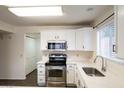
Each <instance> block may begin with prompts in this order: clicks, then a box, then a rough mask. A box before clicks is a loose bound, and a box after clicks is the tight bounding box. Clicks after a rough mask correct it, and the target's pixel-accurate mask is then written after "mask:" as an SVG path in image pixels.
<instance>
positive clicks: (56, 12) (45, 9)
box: [8, 6, 62, 17]
mask: <svg viewBox="0 0 124 93" xmlns="http://www.w3.org/2000/svg"><path fill="white" fill-rule="evenodd" d="M8 9H9V10H10V11H11V12H12V13H14V14H15V15H17V16H22V17H23V16H62V7H61V6H50V7H49V6H42V7H14V8H8Z"/></svg>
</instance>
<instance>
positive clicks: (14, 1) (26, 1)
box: [0, 0, 61, 7]
mask: <svg viewBox="0 0 124 93" xmlns="http://www.w3.org/2000/svg"><path fill="white" fill-rule="evenodd" d="M60 3H61V0H0V4H2V5H6V6H8V7H22V6H42V5H60Z"/></svg>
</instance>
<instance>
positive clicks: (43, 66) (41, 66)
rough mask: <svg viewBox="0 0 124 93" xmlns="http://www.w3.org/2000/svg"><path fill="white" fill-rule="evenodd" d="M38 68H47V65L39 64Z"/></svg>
mask: <svg viewBox="0 0 124 93" xmlns="http://www.w3.org/2000/svg"><path fill="white" fill-rule="evenodd" d="M37 68H42V69H45V65H42V64H38V65H37Z"/></svg>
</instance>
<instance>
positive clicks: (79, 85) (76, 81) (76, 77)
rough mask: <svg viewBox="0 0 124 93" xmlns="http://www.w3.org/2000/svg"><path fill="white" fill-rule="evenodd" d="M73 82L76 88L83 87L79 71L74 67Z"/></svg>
mask: <svg viewBox="0 0 124 93" xmlns="http://www.w3.org/2000/svg"><path fill="white" fill-rule="evenodd" d="M75 79H76V80H75V83H76V86H77V88H85V84H84V80H83V79H82V78H81V75H80V72H79V71H78V69H77V68H76V75H75Z"/></svg>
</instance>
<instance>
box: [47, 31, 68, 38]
mask: <svg viewBox="0 0 124 93" xmlns="http://www.w3.org/2000/svg"><path fill="white" fill-rule="evenodd" d="M46 33H47V37H48V40H65V39H66V33H65V31H52V30H51V31H47V32H46Z"/></svg>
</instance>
